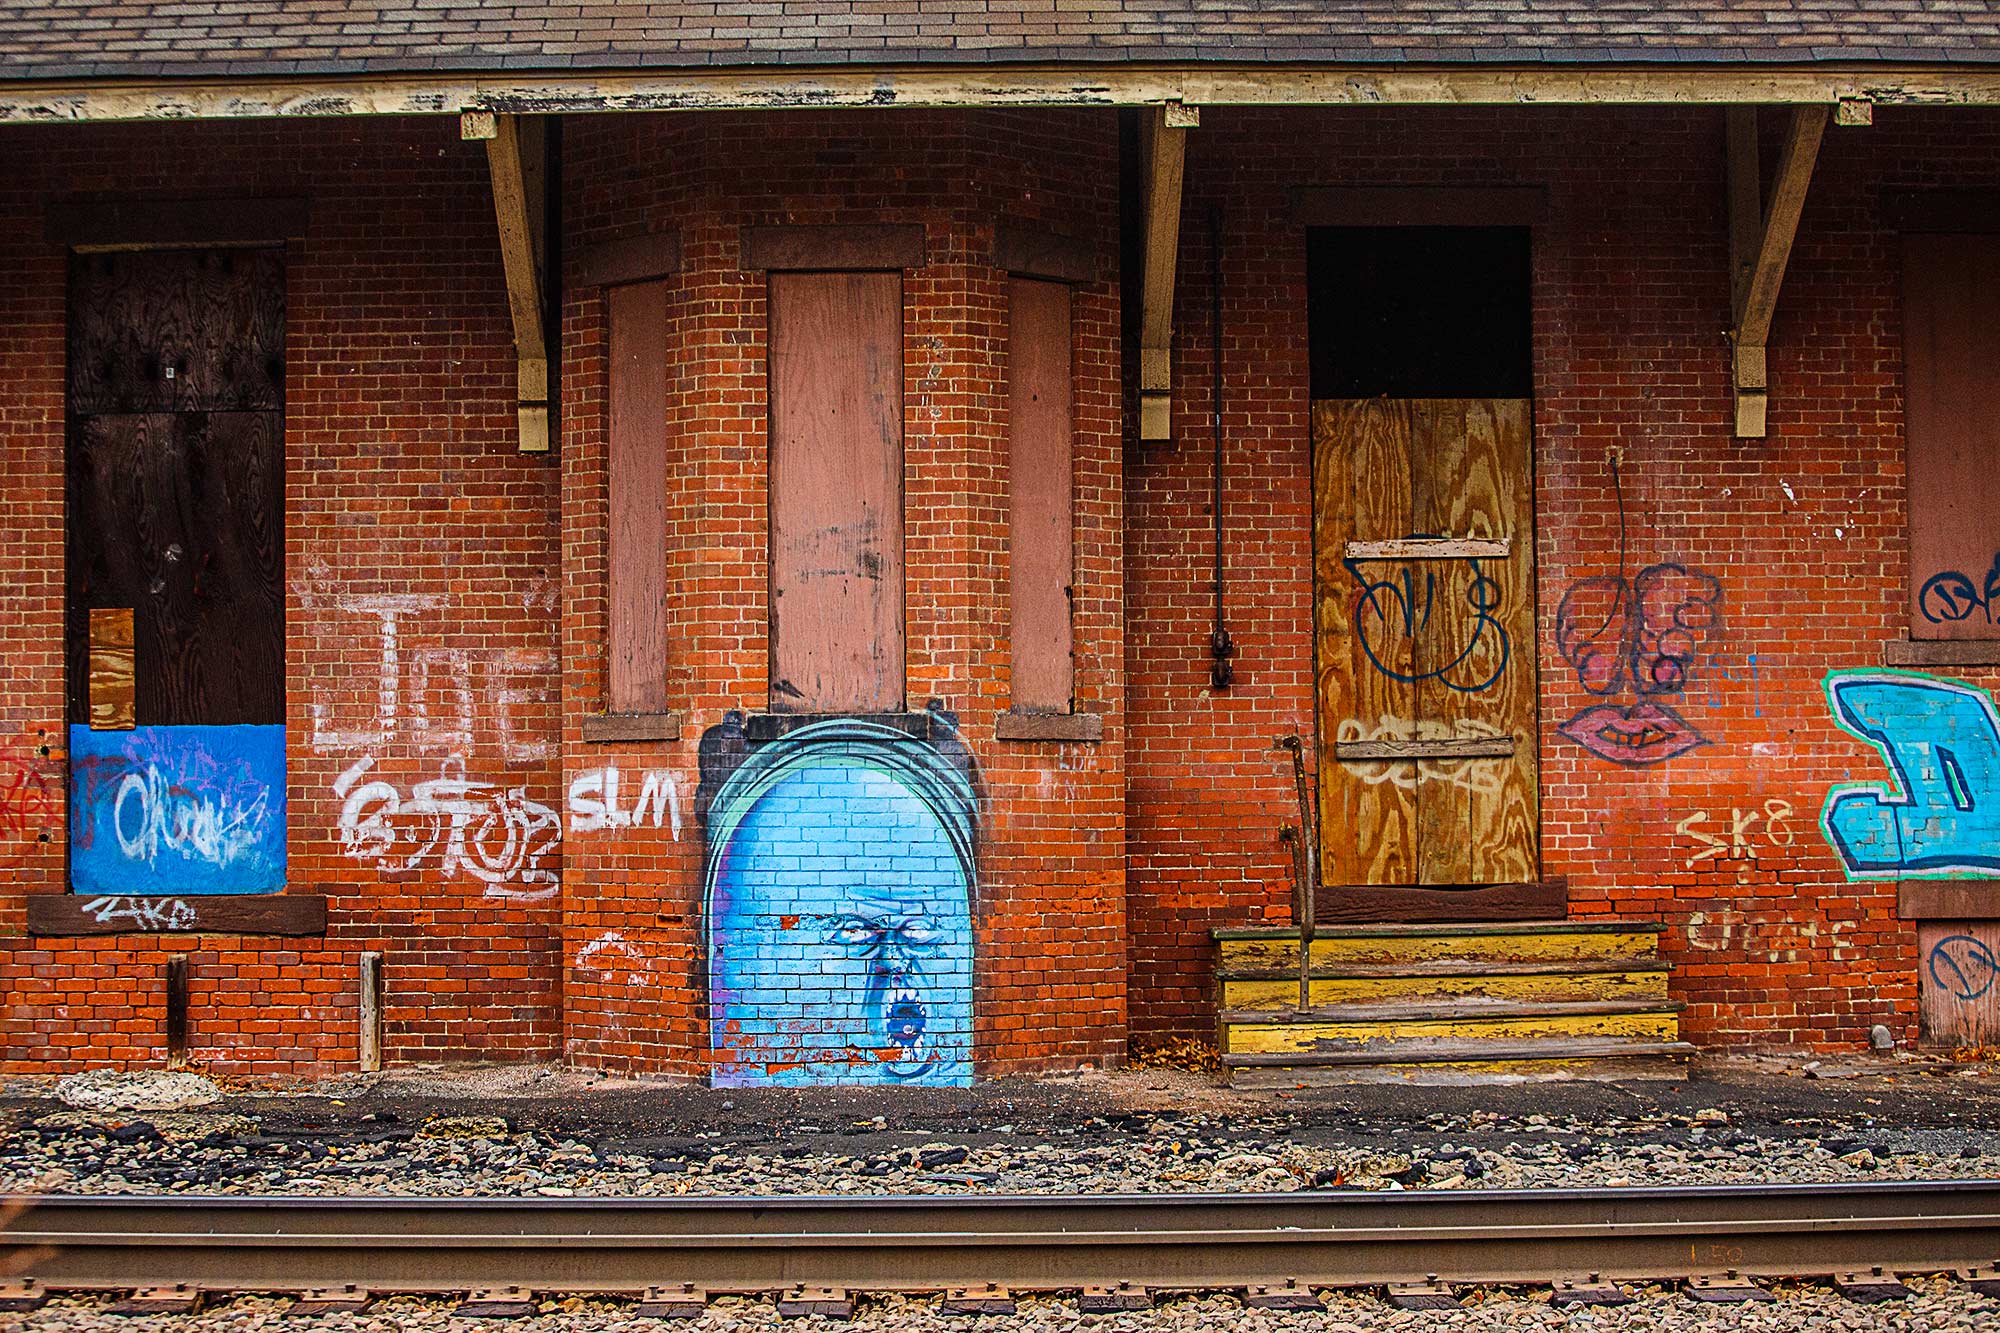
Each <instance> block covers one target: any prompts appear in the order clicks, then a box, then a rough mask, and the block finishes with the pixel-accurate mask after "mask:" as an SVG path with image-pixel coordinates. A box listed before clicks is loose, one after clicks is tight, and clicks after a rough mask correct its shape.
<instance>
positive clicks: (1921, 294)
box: [1903, 235, 2000, 639]
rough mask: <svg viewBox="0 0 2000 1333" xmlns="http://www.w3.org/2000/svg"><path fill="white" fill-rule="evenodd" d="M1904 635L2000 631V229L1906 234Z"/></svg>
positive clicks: (1970, 635) (1986, 635)
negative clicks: (1999, 458) (1998, 312)
mask: <svg viewBox="0 0 2000 1333" xmlns="http://www.w3.org/2000/svg"><path fill="white" fill-rule="evenodd" d="M1903 244H1904V255H1903V392H1904V406H1903V412H1904V420H1905V428H1906V431H1907V441H1908V442H1907V446H1906V447H1907V449H1908V454H1909V457H1908V467H1909V489H1910V519H1909V532H1910V632H1911V635H1912V636H1913V637H1915V638H1920V639H1992V638H2000V518H1996V517H1995V515H1996V514H2000V469H1996V468H1994V466H1993V458H1994V454H1995V450H1996V447H2000V426H1996V425H1995V421H1994V415H1993V408H1992V405H1993V404H1994V403H1995V402H2000V320H1995V319H1994V317H1993V312H1994V310H1995V309H1996V308H2000V236H1924V235H1916V236H1908V237H1905V238H1904V243H1903Z"/></svg>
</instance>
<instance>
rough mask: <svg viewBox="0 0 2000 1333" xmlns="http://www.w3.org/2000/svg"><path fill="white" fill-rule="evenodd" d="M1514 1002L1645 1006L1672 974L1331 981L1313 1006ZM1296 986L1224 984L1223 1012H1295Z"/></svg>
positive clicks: (1321, 982)
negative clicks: (1611, 1002) (1624, 1002)
mask: <svg viewBox="0 0 2000 1333" xmlns="http://www.w3.org/2000/svg"><path fill="white" fill-rule="evenodd" d="M1466 998H1472V999H1491V1000H1513V1001H1517V1002H1521V1003H1531V1004H1559V1003H1568V1002H1572V1001H1587V1000H1600V1001H1601V1000H1630V1001H1632V1002H1634V1003H1636V1004H1644V1003H1645V1002H1647V1001H1649V1000H1664V999H1666V998H1667V974H1666V973H1665V972H1659V971H1646V972H1582V973H1563V972H1553V973H1528V974H1518V973H1511V974H1506V975H1502V976H1410V977H1329V978H1322V979H1317V980H1315V981H1314V982H1313V983H1312V1002H1313V1003H1314V1004H1315V1005H1322V1004H1391V1003H1395V1002H1398V1001H1405V1000H1433V999H1434V1000H1440V1001H1444V1002H1447V1003H1449V1002H1450V1001H1453V1000H1458V999H1466ZM1298 999H1299V983H1298V982H1297V981H1296V980H1279V981H1274V980H1268V979H1264V980H1255V981H1249V980H1243V981H1225V982H1223V983H1222V1007H1223V1008H1224V1009H1225V1010H1231V1011H1234V1010H1239V1009H1289V1008H1291V1007H1292V1006H1293V1005H1295V1004H1297V1003H1298Z"/></svg>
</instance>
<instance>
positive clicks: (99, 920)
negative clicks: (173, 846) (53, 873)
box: [27, 893, 326, 935]
mask: <svg viewBox="0 0 2000 1333" xmlns="http://www.w3.org/2000/svg"><path fill="white" fill-rule="evenodd" d="M27 907H28V933H29V934H30V935H142V934H179V935H324V934H325V933H326V899H325V898H324V897H323V896H321V895H319V894H311V893H257V894H213V895H203V894H189V895H187V896H186V897H180V898H160V897H92V896H90V895H89V894H82V893H31V894H29V895H28V897H27Z"/></svg>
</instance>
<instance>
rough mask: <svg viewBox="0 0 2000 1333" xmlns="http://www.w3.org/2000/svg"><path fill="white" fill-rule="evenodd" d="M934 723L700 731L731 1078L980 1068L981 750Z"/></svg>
mask: <svg viewBox="0 0 2000 1333" xmlns="http://www.w3.org/2000/svg"><path fill="white" fill-rule="evenodd" d="M926 721H927V728H928V732H929V735H928V738H925V739H919V738H918V737H914V736H912V735H909V734H908V733H906V732H904V731H901V730H898V729H896V728H893V727H889V726H885V725H882V724H880V723H875V722H869V721H866V720H863V719H830V720H825V721H818V722H812V723H809V724H807V725H804V726H801V727H799V728H798V729H797V730H795V731H792V732H789V733H787V734H785V735H783V736H781V737H779V738H777V739H775V740H769V741H764V742H761V743H757V742H752V741H750V740H748V738H747V736H746V735H745V731H744V721H743V717H742V715H741V714H736V713H732V714H730V715H729V716H728V717H727V718H725V719H724V721H723V722H722V723H721V724H719V725H718V726H716V727H714V728H711V729H710V730H709V731H708V733H706V734H705V735H704V736H703V737H702V743H701V765H702V789H701V794H700V797H699V798H698V800H697V810H698V813H699V814H700V816H701V819H702V824H703V828H704V830H705V834H706V838H707V844H708V858H707V875H706V898H707V903H706V914H705V918H704V920H705V925H706V932H707V943H708V984H709V1037H710V1045H711V1047H712V1049H713V1051H714V1052H715V1055H716V1056H717V1063H716V1066H715V1070H714V1075H713V1081H714V1082H715V1083H716V1084H717V1085H718V1086H742V1085H747V1084H759V1083H777V1084H806V1083H890V1084H894V1083H914V1084H966V1083H970V1082H971V1081H972V911H971V902H972V892H973V888H974V885H975V883H976V864H977V860H976V855H975V847H974V828H975V797H974V782H973V771H972V760H971V756H970V754H969V753H967V751H966V750H965V747H964V745H963V744H962V743H961V742H960V741H959V740H958V734H957V729H956V726H955V724H954V722H953V719H952V718H951V715H950V714H948V713H945V712H944V711H943V710H941V709H936V708H934V709H933V710H932V711H931V712H930V713H929V714H928V715H927V719H926Z"/></svg>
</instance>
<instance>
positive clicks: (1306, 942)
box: [1272, 732, 1319, 1009]
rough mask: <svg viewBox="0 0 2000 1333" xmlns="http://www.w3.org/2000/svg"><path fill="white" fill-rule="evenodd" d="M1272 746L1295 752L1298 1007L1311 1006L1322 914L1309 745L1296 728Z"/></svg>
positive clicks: (1317, 819) (1294, 916)
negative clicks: (1317, 927) (1317, 931)
mask: <svg viewBox="0 0 2000 1333" xmlns="http://www.w3.org/2000/svg"><path fill="white" fill-rule="evenodd" d="M1272 748H1273V749H1278V750H1286V751H1289V752H1290V753H1291V756H1292V789H1293V791H1295V792H1296V793H1297V794H1298V801H1299V826H1298V833H1297V835H1296V841H1295V842H1294V844H1293V847H1292V865H1293V867H1294V870H1293V874H1292V879H1293V888H1294V892H1295V893H1296V894H1297V898H1296V900H1295V901H1294V903H1293V905H1292V915H1293V919H1295V920H1296V921H1297V922H1298V924H1299V1008H1301V1009H1310V1008H1312V944H1313V933H1314V927H1315V925H1316V924H1317V922H1318V918H1319V816H1318V814H1317V813H1316V812H1315V810H1314V808H1313V798H1312V790H1311V788H1309V787H1308V786H1307V785H1306V746H1305V742H1304V741H1303V740H1301V739H1300V737H1299V734H1298V733H1297V732H1293V733H1291V734H1290V735H1286V736H1280V737H1278V739H1277V740H1276V741H1274V742H1273V743H1272Z"/></svg>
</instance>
